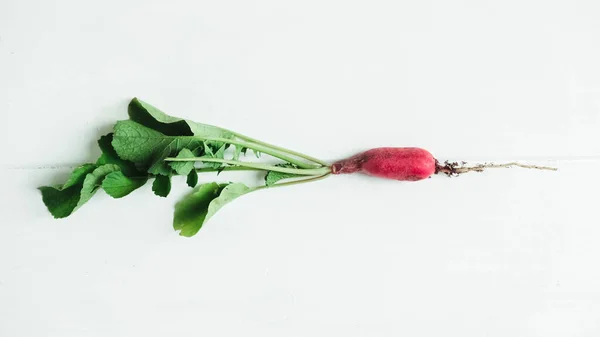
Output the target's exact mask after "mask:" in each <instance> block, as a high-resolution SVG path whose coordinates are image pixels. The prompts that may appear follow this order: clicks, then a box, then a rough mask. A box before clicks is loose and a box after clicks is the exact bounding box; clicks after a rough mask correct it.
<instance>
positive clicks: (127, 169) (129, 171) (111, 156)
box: [96, 133, 143, 177]
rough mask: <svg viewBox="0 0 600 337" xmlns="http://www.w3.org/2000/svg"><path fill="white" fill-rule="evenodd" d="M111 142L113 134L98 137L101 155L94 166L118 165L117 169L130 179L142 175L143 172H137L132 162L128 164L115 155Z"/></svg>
mask: <svg viewBox="0 0 600 337" xmlns="http://www.w3.org/2000/svg"><path fill="white" fill-rule="evenodd" d="M112 140H113V133H109V134H107V135H105V136H102V137H100V139H98V146H99V147H100V150H101V151H102V155H101V156H100V158H98V161H97V162H96V164H97V165H104V164H115V165H118V166H119V168H120V169H121V171H123V173H124V174H125V175H126V176H130V177H132V176H141V175H143V172H140V171H138V170H137V168H136V167H135V164H134V163H133V162H130V161H128V160H123V159H121V158H120V157H119V155H118V154H117V151H115V149H114V148H113V146H112Z"/></svg>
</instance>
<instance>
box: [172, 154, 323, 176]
mask: <svg viewBox="0 0 600 337" xmlns="http://www.w3.org/2000/svg"><path fill="white" fill-rule="evenodd" d="M165 161H199V162H206V163H222V164H229V165H238V166H244V167H248V168H254V169H258V170H265V171H275V172H281V173H291V174H299V175H304V176H314V175H322V174H327V173H329V172H331V168H330V167H319V168H312V169H294V168H288V167H281V166H273V165H266V164H260V163H249V162H243V161H238V160H228V159H219V158H206V157H193V158H165Z"/></svg>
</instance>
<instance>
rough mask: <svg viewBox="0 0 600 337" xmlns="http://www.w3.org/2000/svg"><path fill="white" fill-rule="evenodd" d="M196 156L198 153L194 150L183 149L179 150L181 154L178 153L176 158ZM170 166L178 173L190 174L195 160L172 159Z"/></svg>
mask: <svg viewBox="0 0 600 337" xmlns="http://www.w3.org/2000/svg"><path fill="white" fill-rule="evenodd" d="M194 157H196V155H195V154H194V152H192V150H190V149H182V150H181V151H179V154H177V157H176V158H194ZM169 166H171V168H172V169H173V170H175V172H177V174H180V175H188V174H190V172H192V171H193V170H194V162H193V161H172V162H170V163H169Z"/></svg>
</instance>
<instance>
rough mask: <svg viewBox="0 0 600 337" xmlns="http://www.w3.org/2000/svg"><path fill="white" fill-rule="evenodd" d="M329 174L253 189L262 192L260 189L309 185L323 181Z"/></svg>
mask: <svg viewBox="0 0 600 337" xmlns="http://www.w3.org/2000/svg"><path fill="white" fill-rule="evenodd" d="M330 174H331V172H328V173H325V174H322V175H318V176H315V177H310V178H307V179H300V180H294V181H288V182H285V183H279V184H273V185H270V186H259V187H256V188H255V189H256V190H262V189H267V188H273V187H284V186H291V185H298V184H304V183H310V182H313V181H317V180H321V179H325V178H327V176H329V175H330Z"/></svg>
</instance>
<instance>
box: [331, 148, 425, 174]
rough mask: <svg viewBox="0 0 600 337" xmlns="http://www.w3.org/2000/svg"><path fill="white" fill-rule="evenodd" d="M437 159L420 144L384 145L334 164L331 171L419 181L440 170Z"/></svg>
mask: <svg viewBox="0 0 600 337" xmlns="http://www.w3.org/2000/svg"><path fill="white" fill-rule="evenodd" d="M436 164H437V162H436V160H435V158H434V157H433V155H431V153H429V152H428V151H427V150H424V149H420V148H416V147H380V148H375V149H371V150H368V151H365V152H363V153H360V154H357V155H355V156H352V157H350V158H348V159H344V160H340V161H338V162H335V163H334V164H333V165H331V173H333V174H348V173H355V172H362V173H365V174H368V175H371V176H375V177H380V178H386V179H394V180H401V181H418V180H423V179H426V178H429V177H430V176H431V175H432V174H434V173H436Z"/></svg>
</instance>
